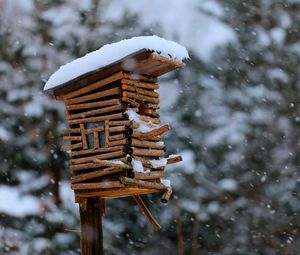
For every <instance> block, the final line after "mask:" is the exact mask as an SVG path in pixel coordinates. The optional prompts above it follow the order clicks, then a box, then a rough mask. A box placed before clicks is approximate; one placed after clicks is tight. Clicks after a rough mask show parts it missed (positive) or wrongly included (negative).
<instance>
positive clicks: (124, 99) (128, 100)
mask: <svg viewBox="0 0 300 255" xmlns="http://www.w3.org/2000/svg"><path fill="white" fill-rule="evenodd" d="M121 100H122V102H124V103H127V104H128V105H130V106H132V107H140V104H139V103H138V102H136V100H135V99H131V98H128V97H122V99H121Z"/></svg>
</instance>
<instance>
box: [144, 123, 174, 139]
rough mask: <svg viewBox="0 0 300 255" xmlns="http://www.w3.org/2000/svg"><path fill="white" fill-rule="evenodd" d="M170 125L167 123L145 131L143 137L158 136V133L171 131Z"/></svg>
mask: <svg viewBox="0 0 300 255" xmlns="http://www.w3.org/2000/svg"><path fill="white" fill-rule="evenodd" d="M169 130H170V127H169V125H168V124H165V125H163V126H161V127H159V128H156V129H153V130H152V131H150V132H148V133H143V137H144V138H151V137H154V136H158V135H162V134H164V133H165V132H167V131H169Z"/></svg>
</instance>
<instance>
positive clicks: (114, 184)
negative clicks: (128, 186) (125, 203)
mask: <svg viewBox="0 0 300 255" xmlns="http://www.w3.org/2000/svg"><path fill="white" fill-rule="evenodd" d="M121 187H124V184H122V183H120V182H119V181H111V182H98V183H76V184H71V189H73V190H86V189H111V188H121Z"/></svg>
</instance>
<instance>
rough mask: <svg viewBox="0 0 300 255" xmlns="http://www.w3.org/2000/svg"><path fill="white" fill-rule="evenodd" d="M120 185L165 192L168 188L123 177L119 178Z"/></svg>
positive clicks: (160, 184)
mask: <svg viewBox="0 0 300 255" xmlns="http://www.w3.org/2000/svg"><path fill="white" fill-rule="evenodd" d="M119 179H120V181H121V183H123V184H125V185H126V186H127V185H128V186H134V187H141V188H149V189H158V190H166V189H167V188H168V187H167V186H165V185H163V184H162V183H157V182H148V181H142V180H135V179H131V178H128V177H125V176H121V177H120V178H119Z"/></svg>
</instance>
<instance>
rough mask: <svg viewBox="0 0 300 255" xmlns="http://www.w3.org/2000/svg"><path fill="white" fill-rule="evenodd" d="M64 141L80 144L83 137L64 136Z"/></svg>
mask: <svg viewBox="0 0 300 255" xmlns="http://www.w3.org/2000/svg"><path fill="white" fill-rule="evenodd" d="M63 140H64V141H76V142H79V141H81V140H82V137H81V136H64V137H63Z"/></svg>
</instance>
